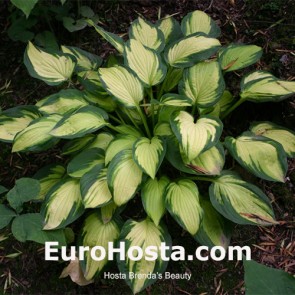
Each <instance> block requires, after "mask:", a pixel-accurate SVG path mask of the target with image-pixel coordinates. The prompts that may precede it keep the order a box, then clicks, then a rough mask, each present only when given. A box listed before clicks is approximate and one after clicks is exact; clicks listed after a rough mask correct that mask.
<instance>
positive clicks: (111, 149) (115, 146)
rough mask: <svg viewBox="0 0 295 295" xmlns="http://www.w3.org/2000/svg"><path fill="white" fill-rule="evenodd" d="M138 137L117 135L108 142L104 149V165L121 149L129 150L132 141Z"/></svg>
mask: <svg viewBox="0 0 295 295" xmlns="http://www.w3.org/2000/svg"><path fill="white" fill-rule="evenodd" d="M137 138H138V137H135V136H134V135H127V134H122V135H117V136H116V138H115V139H114V140H113V141H112V142H111V143H110V145H109V146H108V148H107V150H106V155H105V165H108V163H109V162H110V161H111V160H112V159H113V158H114V157H115V156H116V155H117V154H118V153H119V152H121V151H123V150H131V149H132V147H133V144H134V142H135V141H136V140H137Z"/></svg>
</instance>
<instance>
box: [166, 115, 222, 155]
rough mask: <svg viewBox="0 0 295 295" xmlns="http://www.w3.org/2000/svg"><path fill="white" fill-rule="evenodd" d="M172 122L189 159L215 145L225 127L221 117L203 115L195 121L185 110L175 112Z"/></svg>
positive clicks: (172, 126)
mask: <svg viewBox="0 0 295 295" xmlns="http://www.w3.org/2000/svg"><path fill="white" fill-rule="evenodd" d="M170 124H171V128H172V130H173V132H174V134H175V136H176V137H177V139H178V141H179V143H180V144H181V147H182V149H183V151H184V153H185V154H186V156H187V158H188V160H189V161H192V160H194V159H195V158H196V157H197V156H198V155H199V154H200V153H201V152H204V151H205V150H208V149H209V148H210V147H212V146H214V145H215V144H216V142H217V141H218V139H219V137H220V135H221V132H222V128H223V125H222V122H221V121H220V120H219V119H217V118H214V117H210V116H201V117H200V118H199V119H198V120H197V122H196V123H195V122H194V118H193V117H192V116H191V115H190V114H189V113H187V112H185V111H179V112H175V113H173V114H172V117H171V121H170Z"/></svg>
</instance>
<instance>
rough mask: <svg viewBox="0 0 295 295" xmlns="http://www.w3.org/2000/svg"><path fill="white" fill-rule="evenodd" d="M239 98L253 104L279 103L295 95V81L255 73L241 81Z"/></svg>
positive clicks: (262, 72) (263, 73)
mask: <svg viewBox="0 0 295 295" xmlns="http://www.w3.org/2000/svg"><path fill="white" fill-rule="evenodd" d="M241 90H242V92H241V94H240V95H241V98H242V99H244V100H249V101H253V102H266V101H274V102H277V101H281V100H283V99H286V98H288V97H290V96H291V95H292V94H294V93H295V81H284V80H279V79H278V78H276V77H275V76H273V75H271V74H270V73H267V72H264V71H256V72H254V73H251V74H249V75H247V76H245V77H244V78H243V80H242V81H241Z"/></svg>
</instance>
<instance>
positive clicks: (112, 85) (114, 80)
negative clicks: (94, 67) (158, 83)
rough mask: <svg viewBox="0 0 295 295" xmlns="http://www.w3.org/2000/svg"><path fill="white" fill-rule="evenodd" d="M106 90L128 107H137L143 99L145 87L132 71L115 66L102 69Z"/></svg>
mask: <svg viewBox="0 0 295 295" xmlns="http://www.w3.org/2000/svg"><path fill="white" fill-rule="evenodd" d="M99 73H100V79H101V81H102V83H103V86H104V88H105V89H106V90H107V91H108V92H109V93H110V94H111V95H113V96H114V97H115V98H116V99H117V100H118V101H119V102H121V103H122V104H123V105H124V106H126V107H136V106H138V105H139V102H140V101H142V99H143V86H142V84H141V82H140V80H139V79H138V78H137V77H136V76H135V74H133V73H132V72H131V71H129V70H127V69H125V68H123V67H121V66H115V67H112V68H100V69H99Z"/></svg>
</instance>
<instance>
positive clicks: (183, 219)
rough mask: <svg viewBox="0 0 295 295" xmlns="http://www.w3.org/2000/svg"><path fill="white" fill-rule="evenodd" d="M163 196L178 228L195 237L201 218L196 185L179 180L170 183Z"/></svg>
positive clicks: (187, 180)
mask: <svg viewBox="0 0 295 295" xmlns="http://www.w3.org/2000/svg"><path fill="white" fill-rule="evenodd" d="M165 194H166V208H167V209H168V211H169V213H170V214H171V215H172V216H173V218H174V219H175V220H176V221H177V223H178V224H179V225H180V226H182V227H183V228H184V229H185V230H187V231H188V232H189V233H190V234H191V235H195V234H196V233H197V231H198V230H199V228H200V224H201V220H202V216H203V210H202V208H201V206H200V203H199V191H198V188H197V186H196V184H195V183H194V182H193V181H191V180H189V179H181V180H179V181H177V182H172V183H170V184H169V185H168V187H167V189H166V193H165Z"/></svg>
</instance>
